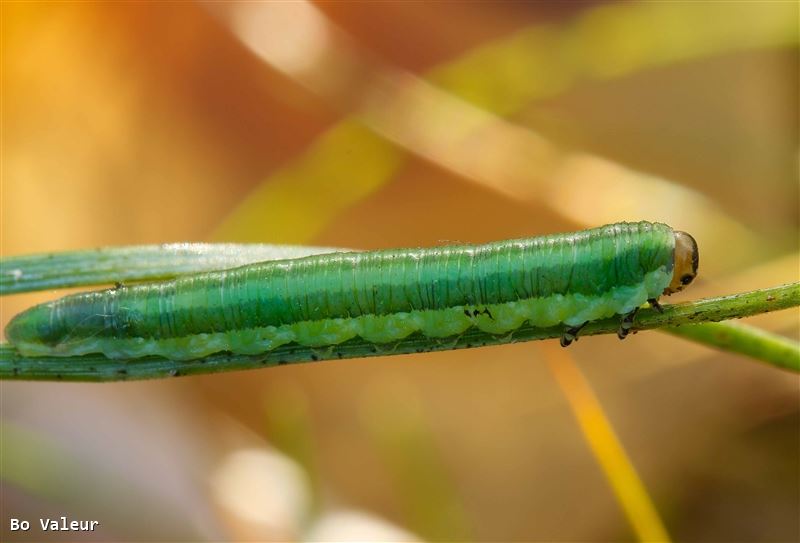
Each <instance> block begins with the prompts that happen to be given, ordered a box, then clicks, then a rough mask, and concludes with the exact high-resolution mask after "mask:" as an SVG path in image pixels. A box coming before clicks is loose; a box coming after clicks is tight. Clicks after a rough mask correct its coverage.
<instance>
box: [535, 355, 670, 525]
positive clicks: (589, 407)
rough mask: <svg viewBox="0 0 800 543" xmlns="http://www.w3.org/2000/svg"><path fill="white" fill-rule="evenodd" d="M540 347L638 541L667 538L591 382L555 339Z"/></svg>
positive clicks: (651, 502) (656, 512) (659, 519)
mask: <svg viewBox="0 0 800 543" xmlns="http://www.w3.org/2000/svg"><path fill="white" fill-rule="evenodd" d="M541 349H542V351H543V352H544V355H545V358H546V359H547V363H548V366H549V367H550V370H551V371H552V372H553V376H554V377H555V378H556V381H557V382H558V384H559V386H560V387H561V390H562V391H563V392H564V395H565V396H566V398H567V401H568V402H569V406H570V408H571V409H572V413H573V414H574V415H575V418H576V419H578V423H579V424H580V427H581V431H582V432H583V436H584V438H585V439H586V442H587V443H588V444H589V447H590V448H591V450H592V453H593V454H594V456H595V458H596V459H597V462H598V463H599V464H600V467H601V468H602V470H603V473H604V474H605V476H606V478H607V479H608V482H609V483H610V484H611V488H612V489H613V491H614V495H615V496H616V497H617V500H618V501H619V503H620V506H621V507H622V509H623V511H624V513H625V516H626V517H627V518H628V521H629V522H630V523H631V526H632V528H633V530H634V532H635V533H636V535H637V537H638V539H639V541H669V540H670V539H669V535H668V534H667V530H666V528H664V524H663V523H662V522H661V518H660V517H659V515H658V511H657V510H656V508H655V505H654V504H653V501H652V500H651V499H650V496H649V495H648V494H647V489H646V488H645V486H644V484H643V483H642V480H641V479H640V478H639V475H638V474H637V473H636V468H635V467H634V466H633V464H632V463H631V460H630V458H628V455H627V454H626V452H625V449H624V447H623V446H622V443H620V441H619V439H618V438H617V436H616V434H615V432H614V428H613V427H612V426H611V423H610V422H609V420H608V417H606V415H605V413H604V412H603V408H602V406H601V405H600V402H599V401H598V400H597V397H596V396H595V395H594V392H593V391H592V388H591V385H590V384H589V382H588V381H587V380H586V378H585V377H584V375H583V373H582V372H581V371H580V369H579V368H578V366H577V365H576V364H575V362H574V361H573V360H572V357H571V356H570V355H569V353H568V352H567V351H566V350H565V349H562V348H560V347H558V346H557V345H556V344H555V343H554V342H546V343H544V344H542V345H541Z"/></svg>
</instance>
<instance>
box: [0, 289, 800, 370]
mask: <svg viewBox="0 0 800 543" xmlns="http://www.w3.org/2000/svg"><path fill="white" fill-rule="evenodd" d="M798 305H800V282H798V283H791V284H788V285H782V286H779V287H772V288H767V289H761V290H755V291H751V292H744V293H741V294H734V295H731V296H724V297H721V298H707V299H704V300H698V301H696V302H689V303H682V304H675V305H664V306H663V309H664V310H663V313H659V312H657V311H655V310H653V309H650V308H643V309H642V310H641V311H639V313H638V315H637V317H636V325H635V328H634V329H635V330H650V329H654V328H665V327H668V328H670V331H673V330H672V329H673V328H674V327H677V326H682V325H687V324H688V325H692V327H693V328H692V329H696V327H698V326H706V325H699V324H698V323H701V322H718V321H722V320H728V319H737V318H741V317H747V316H750V315H756V314H758V313H766V312H769V311H777V310H779V309H786V308H789V307H795V306H798ZM618 327H619V319H618V318H611V319H605V320H601V321H596V322H592V323H589V324H588V325H586V327H585V328H584V329H583V330H582V331H581V335H596V334H612V333H616V331H617V328H618ZM562 331H563V328H562V327H560V326H558V327H552V328H534V327H531V326H527V325H525V326H522V327H521V328H519V329H518V330H515V331H514V332H512V333H509V334H505V335H493V334H487V333H485V332H481V331H480V330H477V329H470V330H468V331H466V332H464V333H463V334H461V335H459V336H455V337H451V338H443V339H436V338H428V337H425V336H423V335H421V334H419V333H417V334H412V335H411V336H408V337H407V338H405V339H402V340H400V341H397V342H394V343H390V344H383V345H375V344H373V343H370V342H366V341H364V340H362V339H360V338H355V339H352V340H350V341H346V342H344V343H341V344H339V345H335V346H332V347H324V348H312V347H303V346H298V345H284V346H282V347H279V348H277V349H274V350H272V351H269V352H267V353H264V354H260V355H235V354H229V353H224V354H215V355H212V356H209V357H206V358H201V359H198V360H190V361H174V360H166V359H163V358H155V357H148V358H139V359H134V360H110V359H108V358H105V357H104V356H101V355H86V356H78V357H63V358H59V357H31V358H27V357H23V356H21V355H20V354H19V353H17V352H16V350H15V349H14V347H12V346H10V345H8V344H3V345H0V379H29V380H50V381H57V380H64V381H124V380H135V379H157V378H166V377H176V376H181V375H198V374H204V373H216V372H222V371H236V370H245V369H255V368H261V367H267V366H277V365H282V364H289V363H296V362H311V361H317V360H330V359H340V358H362V357H369V356H385V355H395V354H408V353H420V352H429V351H445V350H450V349H464V348H470V347H483V346H488V345H501V344H505V343H516V342H520V341H531V340H538V339H550V338H557V337H560V336H561V333H562ZM690 334H691V332H690V333H689V334H686V335H690ZM741 344H742V342H741V340H740V339H736V340H733V341H729V342H727V343H726V342H725V341H722V340H718V341H717V342H716V343H715V345H717V346H719V347H721V348H724V349H728V350H732V351H735V352H746V354H748V355H750V356H756V357H758V358H760V359H761V360H763V361H765V362H767V363H770V364H773V365H775V366H778V367H781V368H785V369H790V370H793V371H800V344H798V343H796V342H789V341H780V342H777V341H770V342H765V343H764V344H763V345H762V346H761V347H760V348H759V349H752V348H751V349H749V350H744V349H743V348H742V347H741Z"/></svg>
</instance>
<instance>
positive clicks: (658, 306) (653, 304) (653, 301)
mask: <svg viewBox="0 0 800 543" xmlns="http://www.w3.org/2000/svg"><path fill="white" fill-rule="evenodd" d="M647 303H649V304H650V307H652V308H653V309H655V310H656V311H658V312H659V313H663V312H664V308H663V307H661V304H660V303H658V299H656V298H650V299H649V300H647Z"/></svg>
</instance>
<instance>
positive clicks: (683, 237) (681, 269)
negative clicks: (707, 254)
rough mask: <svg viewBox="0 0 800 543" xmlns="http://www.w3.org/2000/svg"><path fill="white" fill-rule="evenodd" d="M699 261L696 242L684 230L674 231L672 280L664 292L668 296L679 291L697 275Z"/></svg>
mask: <svg viewBox="0 0 800 543" xmlns="http://www.w3.org/2000/svg"><path fill="white" fill-rule="evenodd" d="M699 263H700V253H699V251H698V250H697V242H696V241H695V240H694V238H693V237H692V236H690V235H689V234H687V233H686V232H680V231H676V232H675V252H674V253H673V266H672V281H670V284H669V286H668V287H667V288H665V289H664V294H666V295H667V296H669V295H670V294H672V293H674V292H680V291H681V290H683V289H684V288H685V287H686V285H688V284H689V283H691V282H692V281H694V278H695V277H697V265H698V264H699Z"/></svg>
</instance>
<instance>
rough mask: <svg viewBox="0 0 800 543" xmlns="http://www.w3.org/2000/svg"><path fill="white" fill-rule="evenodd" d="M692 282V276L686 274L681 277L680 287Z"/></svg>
mask: <svg viewBox="0 0 800 543" xmlns="http://www.w3.org/2000/svg"><path fill="white" fill-rule="evenodd" d="M692 281H694V275H689V274H688V273H687V274H686V275H684V276H683V277H681V285H688V284H689V283H691V282H692Z"/></svg>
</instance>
